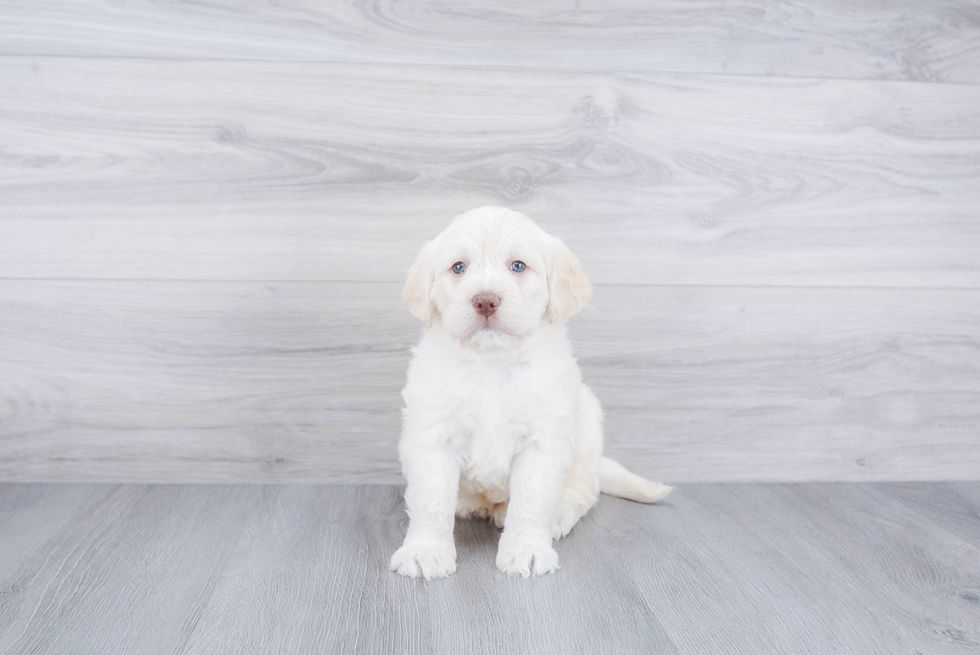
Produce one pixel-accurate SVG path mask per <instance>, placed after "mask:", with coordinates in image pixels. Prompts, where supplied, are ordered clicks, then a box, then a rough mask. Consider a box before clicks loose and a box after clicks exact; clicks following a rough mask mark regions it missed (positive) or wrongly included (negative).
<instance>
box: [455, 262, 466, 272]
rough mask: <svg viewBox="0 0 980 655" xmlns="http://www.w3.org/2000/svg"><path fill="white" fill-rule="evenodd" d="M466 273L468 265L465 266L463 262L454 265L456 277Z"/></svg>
mask: <svg viewBox="0 0 980 655" xmlns="http://www.w3.org/2000/svg"><path fill="white" fill-rule="evenodd" d="M465 272H466V264H464V263H463V262H456V263H455V264H453V273H455V274H456V275H461V274H462V273H465Z"/></svg>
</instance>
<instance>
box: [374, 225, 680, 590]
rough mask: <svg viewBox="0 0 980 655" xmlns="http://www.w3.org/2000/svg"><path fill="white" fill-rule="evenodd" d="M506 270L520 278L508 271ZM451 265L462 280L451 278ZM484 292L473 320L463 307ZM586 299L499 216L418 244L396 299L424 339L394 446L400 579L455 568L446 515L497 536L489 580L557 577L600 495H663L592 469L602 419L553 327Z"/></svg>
mask: <svg viewBox="0 0 980 655" xmlns="http://www.w3.org/2000/svg"><path fill="white" fill-rule="evenodd" d="M515 260H519V261H521V262H524V263H525V264H526V269H525V270H524V271H523V272H519V273H518V272H514V271H512V270H511V269H510V266H511V263H512V262H514V261H515ZM456 262H463V263H464V264H465V265H466V267H467V268H466V271H465V272H464V273H462V274H457V273H455V272H453V270H452V268H453V265H454V264H455V263H456ZM484 293H492V294H496V295H497V296H498V297H499V299H500V303H499V307H498V308H497V310H496V311H495V312H494V313H493V314H492V315H491V316H490V317H484V316H481V315H480V313H478V312H477V311H476V309H475V308H474V305H473V303H472V300H473V298H474V297H475V296H476V295H477V294H484ZM591 297H592V285H591V284H590V283H589V281H588V279H587V278H586V276H585V274H584V272H583V271H582V267H581V265H580V264H579V262H578V260H577V259H576V258H575V256H574V255H573V254H572V253H571V251H569V249H568V248H567V247H566V246H565V244H563V243H562V242H561V241H560V240H558V239H556V238H555V237H552V236H549V235H548V234H546V233H545V232H544V231H542V230H541V229H540V228H539V227H538V226H537V225H536V224H535V223H534V222H533V221H531V219H529V218H528V217H526V216H524V215H523V214H519V213H517V212H515V211H511V210H508V209H504V208H500V207H481V208H479V209H474V210H471V211H468V212H466V213H465V214H462V215H461V216H459V217H457V218H456V219H455V220H453V222H452V223H451V224H450V225H449V227H448V228H446V230H445V231H443V232H442V233H441V234H440V235H439V236H437V237H436V238H435V239H434V240H433V241H431V242H429V243H427V244H426V245H425V246H424V247H423V248H422V251H421V252H420V254H419V257H418V259H417V261H416V262H415V263H414V264H413V265H412V267H411V269H410V271H409V274H408V279H407V280H406V283H405V288H404V291H403V294H402V299H403V301H404V302H405V304H406V305H407V306H408V308H409V309H410V310H411V312H412V313H413V314H414V315H415V316H417V317H418V318H420V319H422V320H423V321H424V322H425V324H426V330H425V333H424V335H423V337H422V341H421V342H420V343H419V345H418V346H416V347H415V348H414V349H413V357H412V361H411V364H410V365H409V369H408V381H407V383H406V384H405V388H404V390H403V391H402V396H403V397H404V399H405V409H404V412H403V429H402V436H401V440H400V443H399V454H400V456H401V462H402V470H403V472H404V474H405V477H406V478H407V480H408V488H407V490H406V492H405V502H406V505H407V508H408V514H409V517H410V522H409V528H408V533H407V535H406V537H405V543H404V544H403V545H402V547H401V548H399V549H398V550H397V551H396V552H395V554H394V555H393V556H392V558H391V568H392V570H393V571H397V572H398V573H401V574H402V575H408V576H412V577H417V576H422V577H424V578H426V579H430V578H439V577H444V576H447V575H449V574H451V573H453V572H455V570H456V548H455V545H454V543H453V523H454V517H455V516H460V517H482V518H487V519H491V520H493V521H494V522H495V523H496V524H497V526H498V527H502V528H503V534H502V535H501V537H500V542H499V544H498V548H497V561H496V563H497V568H499V569H500V570H501V571H503V572H505V573H509V574H512V575H522V576H525V577H526V576H529V575H532V574H533V575H541V574H544V573H550V572H552V571H555V570H556V569H558V555H557V553H556V552H555V550H554V548H553V547H552V540H553V539H560V538H561V537H563V536H564V535H566V534H568V532H569V530H571V529H572V527H573V526H574V525H575V523H577V522H578V520H579V519H580V518H581V517H582V516H584V515H585V513H586V512H588V511H589V509H590V508H591V507H592V506H593V505H595V503H596V502H597V501H598V499H599V492H600V489H601V490H602V491H607V492H611V493H616V494H617V495H620V496H623V497H627V498H632V499H634V500H639V501H642V502H655V501H657V500H659V499H660V498H662V497H663V496H665V495H666V494H667V492H669V491H670V487H667V486H666V485H662V484H659V483H655V482H649V481H647V480H644V479H643V478H640V477H639V476H636V475H633V474H632V473H629V472H628V471H626V470H625V469H624V468H623V467H621V466H619V465H618V464H616V463H615V462H613V461H612V460H609V459H606V458H603V457H602V410H601V408H600V406H599V401H598V400H597V399H596V397H595V395H593V393H592V392H591V390H589V388H588V387H587V386H585V385H584V384H583V383H582V375H581V372H580V370H579V367H578V364H577V363H576V361H575V357H574V355H573V354H572V349H571V344H570V343H569V340H568V338H567V336H566V329H565V321H566V320H567V319H568V318H569V317H570V316H572V315H574V314H575V313H577V312H578V311H579V310H581V309H582V307H583V306H584V305H585V304H586V303H587V302H588V300H589V299H590V298H591Z"/></svg>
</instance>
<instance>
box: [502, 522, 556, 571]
mask: <svg viewBox="0 0 980 655" xmlns="http://www.w3.org/2000/svg"><path fill="white" fill-rule="evenodd" d="M550 541H551V540H550V539H548V540H547V541H546V540H543V539H540V538H537V539H525V538H521V537H514V536H511V535H508V534H507V533H506V532H504V534H503V535H501V537H500V544H499V545H498V546H497V568H498V569H500V570H501V571H503V572H504V573H506V574H507V575H519V576H521V577H522V578H526V577H528V576H530V575H544V574H545V573H554V572H555V571H557V570H558V568H559V566H558V553H556V552H555V549H554V548H552V547H551V543H550Z"/></svg>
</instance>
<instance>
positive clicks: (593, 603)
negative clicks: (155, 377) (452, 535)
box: [0, 483, 980, 655]
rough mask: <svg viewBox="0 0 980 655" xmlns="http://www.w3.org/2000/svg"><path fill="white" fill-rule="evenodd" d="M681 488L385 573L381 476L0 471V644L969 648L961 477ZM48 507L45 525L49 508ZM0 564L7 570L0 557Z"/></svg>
mask: <svg viewBox="0 0 980 655" xmlns="http://www.w3.org/2000/svg"><path fill="white" fill-rule="evenodd" d="M910 488H911V487H910V486H909V485H891V484H876V485H855V484H843V483H836V484H805V485H686V486H682V487H680V488H678V489H677V490H676V491H675V492H674V493H673V494H672V495H671V496H670V497H669V498H668V499H667V500H666V501H664V502H663V503H662V504H661V505H659V506H644V505H639V504H635V503H629V502H627V501H623V500H620V499H616V498H611V497H606V496H603V498H602V500H601V501H600V504H599V506H598V507H597V508H595V509H594V510H593V511H592V512H591V513H590V514H589V515H588V516H587V517H586V518H585V519H584V520H583V521H582V522H581V523H580V524H579V526H577V527H576V528H575V530H573V531H572V533H571V535H570V536H569V537H568V538H566V539H564V540H562V541H560V542H558V544H557V548H558V551H559V554H560V556H561V558H562V562H563V568H562V569H561V570H560V571H559V572H558V573H557V574H555V575H552V576H548V577H545V578H539V579H533V580H522V579H511V578H507V577H505V576H503V575H502V574H500V573H499V572H497V571H496V570H495V569H494V568H493V553H494V551H495V547H496V540H497V531H496V529H494V528H492V527H491V526H490V525H489V524H488V523H483V522H476V521H467V522H460V524H459V525H458V526H457V530H456V540H457V548H458V551H459V571H458V573H457V574H456V575H455V576H453V577H451V578H449V579H447V580H443V581H434V582H430V583H424V582H420V581H413V580H408V579H405V578H401V577H398V576H395V575H394V574H391V573H389V572H388V571H387V569H386V566H385V564H386V560H387V558H388V556H389V555H390V553H391V552H392V551H393V550H394V549H395V548H396V547H397V545H398V543H399V542H400V540H401V538H402V535H403V531H404V527H405V522H406V521H405V517H404V505H403V503H402V501H401V495H400V493H401V492H400V489H399V488H396V487H382V486H374V487H372V486H366V487H365V486H361V487H334V486H303V485H293V486H231V487H226V486H213V485H210V486H149V487H146V486H107V485H92V486H61V485H4V486H2V487H0V515H3V516H7V515H10V514H12V513H17V512H18V511H21V510H22V509H24V508H27V507H29V508H30V511H31V512H32V513H34V514H35V515H36V516H38V517H39V518H41V517H46V516H56V515H58V516H60V515H63V514H65V513H66V510H65V509H64V507H65V500H66V499H67V498H70V497H71V496H72V495H77V497H78V499H79V500H78V501H77V502H73V503H69V505H70V506H72V507H73V510H70V511H68V512H67V513H68V514H70V515H71V520H69V521H67V522H62V523H61V524H60V525H59V527H57V528H55V529H53V530H52V527H51V525H50V524H49V523H45V522H43V521H42V522H39V523H37V524H36V525H34V526H26V527H25V529H24V530H23V534H22V535H21V536H20V538H21V540H23V541H25V543H26V542H29V541H32V540H33V546H34V549H35V552H34V553H33V556H32V557H31V558H29V561H28V563H27V564H20V565H18V566H16V567H12V566H11V563H10V562H9V561H8V558H10V557H11V555H10V554H9V551H8V550H2V551H0V571H3V572H4V573H3V576H4V577H3V580H2V581H0V585H2V587H3V588H4V589H5V591H6V593H5V594H4V595H3V602H4V607H5V611H4V612H3V617H4V620H3V622H2V623H0V650H2V651H3V652H6V653H29V652H63V653H87V652H100V653H127V654H131V655H136V654H138V653H160V652H166V653H174V654H177V653H240V652H282V653H318V652H322V653H329V652H354V653H362V652H363V653H377V652H436V653H457V652H458V653H464V652H465V653H504V652H515V651H522V652H535V653H550V652H569V651H570V650H571V651H573V652H616V653H619V652H622V653H627V652H645V653H787V652H792V653H801V654H805V653H814V654H816V653H827V652H846V653H892V652H922V653H930V654H943V653H963V652H970V651H971V649H974V648H975V647H976V646H977V644H980V612H978V611H977V608H978V605H977V602H978V601H977V595H976V592H977V587H976V581H977V579H978V576H980V549H978V547H977V545H976V544H971V543H970V542H968V541H965V540H963V539H962V538H960V537H959V536H957V535H956V529H957V527H956V526H957V525H958V524H962V523H964V522H967V521H970V520H974V519H975V516H974V515H973V514H972V513H971V512H972V511H975V508H974V509H973V510H968V509H966V508H964V507H962V506H958V505H956V504H955V503H953V504H949V503H945V502H944V501H943V498H945V497H948V496H949V495H950V494H973V495H974V497H976V494H977V493H978V490H977V483H959V484H952V483H925V484H917V485H915V487H914V491H915V495H916V497H917V498H918V499H919V500H920V501H921V502H922V503H924V504H927V505H934V506H936V507H941V508H942V511H941V513H939V514H936V515H934V516H932V517H930V518H926V517H924V516H923V515H922V514H920V513H919V511H918V510H915V509H913V508H911V507H910V506H909V505H907V504H906V502H905V501H902V500H899V499H898V496H902V495H905V494H907V492H908V491H909V489H910ZM60 520H61V519H59V521H60ZM14 570H16V572H15V573H11V571H14Z"/></svg>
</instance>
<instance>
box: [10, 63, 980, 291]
mask: <svg viewBox="0 0 980 655" xmlns="http://www.w3.org/2000/svg"><path fill="white" fill-rule="evenodd" d="M977 106H980V86H968V85H949V84H943V85H934V84H920V83H897V82H865V81H842V80H812V79H807V80H787V79H772V78H756V77H737V76H705V75H691V74H679V75H672V74H646V73H636V74H630V73H613V72H609V73H578V72H564V71H544V70H512V69H495V70H492V69H483V70H481V69H473V68H453V67H434V68H427V67H411V68H405V67H399V66H373V65H371V66H368V65H358V66H352V65H344V64H337V65H334V64H310V63H288V62H278V63H277V62H227V61H220V62H216V61H207V62H205V61H148V60H134V59H126V60H121V59H120V60H111V59H78V58H7V59H5V60H4V66H3V67H2V68H0V144H2V150H0V152H2V157H0V197H2V198H3V202H2V203H0V277H5V278H99V279H105V278H112V279H191V280H193V279H219V280H221V279H251V280H262V279H295V280H352V281H360V280H365V281H388V282H396V281H401V280H402V279H403V276H404V272H405V270H406V269H407V267H408V265H409V264H410V263H411V261H412V259H413V258H414V256H415V254H416V253H417V251H418V249H419V247H420V245H421V243H423V242H424V241H425V240H427V239H429V238H431V237H432V236H434V235H435V234H436V233H438V232H439V231H440V230H441V229H442V228H443V227H444V226H445V225H446V223H447V222H448V220H449V218H451V217H452V216H454V215H456V214H457V213H459V212H461V211H464V210H466V209H469V208H471V207H475V206H479V205H484V204H503V205H508V206H512V207H514V208H516V209H519V210H522V211H525V212H526V213H528V214H529V215H531V216H533V217H535V218H537V219H538V220H539V221H540V222H541V223H542V225H543V226H544V227H545V228H546V229H547V230H549V231H550V232H552V233H554V234H556V235H558V236H560V237H562V238H564V239H565V240H566V241H567V242H568V243H569V245H570V246H571V247H572V248H573V250H575V251H576V252H577V253H578V254H579V255H580V257H581V258H582V260H583V261H584V263H585V265H586V268H587V271H588V272H589V274H590V275H591V276H592V278H593V280H594V281H596V282H600V283H610V284H613V283H630V284H639V283H643V284H699V285H711V284H722V285H739V284H741V285H796V286H799V285H806V286H813V285H817V286H820V285H833V286H890V287H891V286H905V287H922V288H926V287H956V288H980V258H978V257H977V253H978V252H980V230H978V229H977V225H978V223H977V221H978V218H977V211H976V208H977V206H980V185H978V184H977V180H978V179H980V113H978V112H977V111H976V107H977Z"/></svg>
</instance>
